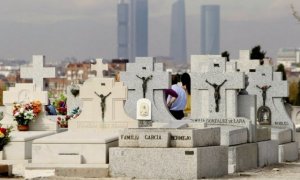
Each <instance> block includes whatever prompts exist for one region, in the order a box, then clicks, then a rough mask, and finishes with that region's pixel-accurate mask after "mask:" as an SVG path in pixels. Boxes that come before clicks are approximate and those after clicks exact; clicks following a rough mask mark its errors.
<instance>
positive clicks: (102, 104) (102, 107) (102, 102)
mask: <svg viewBox="0 0 300 180" xmlns="http://www.w3.org/2000/svg"><path fill="white" fill-rule="evenodd" d="M95 94H96V95H97V96H98V97H100V99H101V104H100V105H101V111H102V121H103V120H104V111H105V106H106V104H105V100H106V98H107V97H108V96H109V95H110V94H111V92H110V93H108V94H107V95H106V96H104V95H103V94H98V93H96V92H95Z"/></svg>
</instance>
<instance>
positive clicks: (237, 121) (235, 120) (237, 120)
mask: <svg viewBox="0 0 300 180" xmlns="http://www.w3.org/2000/svg"><path fill="white" fill-rule="evenodd" d="M192 121H193V122H195V123H207V124H229V125H230V124H232V125H234V124H235V125H243V126H244V125H246V124H247V122H246V119H244V118H229V119H225V118H224V119H217V118H216V119H210V118H207V119H205V118H203V119H202V118H200V119H192Z"/></svg>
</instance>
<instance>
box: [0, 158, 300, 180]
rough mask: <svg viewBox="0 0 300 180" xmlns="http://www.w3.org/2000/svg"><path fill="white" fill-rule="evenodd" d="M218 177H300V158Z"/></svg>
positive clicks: (67, 179) (54, 179)
mask: <svg viewBox="0 0 300 180" xmlns="http://www.w3.org/2000/svg"><path fill="white" fill-rule="evenodd" d="M0 179H1V180H2V179H7V180H12V179H23V178H20V177H19V178H18V177H14V178H8V177H1V176H0ZM96 179H100V180H112V179H117V180H131V178H74V177H57V176H55V177H45V178H34V180H96ZM218 179H234V180H237V179H273V180H274V179H300V160H298V161H297V162H290V163H281V164H276V165H272V166H268V167H264V168H257V169H252V170H249V171H245V172H240V173H235V174H230V175H227V176H224V177H222V178H218Z"/></svg>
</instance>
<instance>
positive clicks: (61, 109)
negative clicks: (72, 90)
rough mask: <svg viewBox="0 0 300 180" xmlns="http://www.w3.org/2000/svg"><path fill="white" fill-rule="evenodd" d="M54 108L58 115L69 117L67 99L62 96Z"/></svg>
mask: <svg viewBox="0 0 300 180" xmlns="http://www.w3.org/2000/svg"><path fill="white" fill-rule="evenodd" d="M54 106H55V109H56V111H57V114H60V115H67V97H66V96H65V95H64V94H61V95H60V97H59V98H57V99H56V100H55V101H54Z"/></svg>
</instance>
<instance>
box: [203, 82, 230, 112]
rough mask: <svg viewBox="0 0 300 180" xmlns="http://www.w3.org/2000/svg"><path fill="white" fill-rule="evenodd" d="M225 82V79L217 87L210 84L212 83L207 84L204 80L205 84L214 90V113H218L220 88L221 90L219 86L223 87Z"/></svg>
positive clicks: (214, 84)
mask: <svg viewBox="0 0 300 180" xmlns="http://www.w3.org/2000/svg"><path fill="white" fill-rule="evenodd" d="M226 81H227V79H225V80H224V81H223V82H222V83H221V84H220V85H217V84H216V83H213V84H212V83H210V82H208V80H207V79H206V80H205V82H206V83H207V84H209V85H211V86H212V87H213V88H214V89H215V93H214V97H215V103H216V112H219V101H220V99H221V95H220V88H221V86H223V85H224V84H225V82H226Z"/></svg>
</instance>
